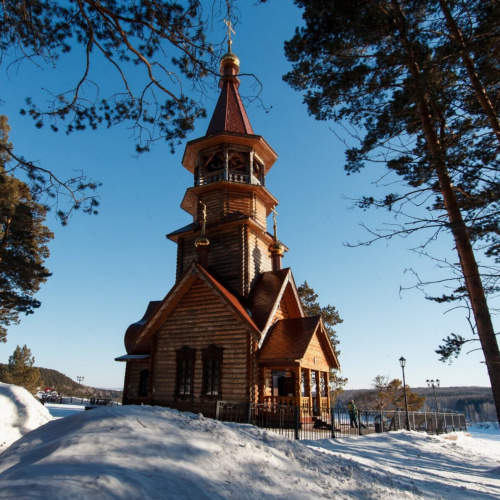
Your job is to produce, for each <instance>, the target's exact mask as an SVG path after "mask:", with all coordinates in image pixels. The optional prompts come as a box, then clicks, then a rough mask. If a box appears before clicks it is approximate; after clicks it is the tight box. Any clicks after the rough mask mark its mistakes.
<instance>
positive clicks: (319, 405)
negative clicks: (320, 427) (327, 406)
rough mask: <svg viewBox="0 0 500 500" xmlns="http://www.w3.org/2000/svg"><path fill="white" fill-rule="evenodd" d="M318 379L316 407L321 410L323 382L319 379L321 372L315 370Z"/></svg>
mask: <svg viewBox="0 0 500 500" xmlns="http://www.w3.org/2000/svg"><path fill="white" fill-rule="evenodd" d="M314 373H315V378H316V407H317V408H318V409H320V408H321V381H320V379H319V371H318V370H314Z"/></svg>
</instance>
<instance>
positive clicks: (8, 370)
mask: <svg viewBox="0 0 500 500" xmlns="http://www.w3.org/2000/svg"><path fill="white" fill-rule="evenodd" d="M34 364H35V358H34V356H32V355H31V350H30V349H28V347H27V346H26V345H24V346H23V347H19V346H17V347H16V349H15V351H14V353H13V354H12V355H11V356H10V357H9V364H8V365H7V366H4V367H2V373H0V377H1V379H2V381H3V382H5V383H7V384H15V385H19V386H22V387H24V388H25V389H26V390H28V391H29V392H31V393H34V392H36V390H37V389H38V388H39V387H40V386H41V384H42V378H41V376H40V371H39V370H38V368H36V367H35V366H33V365H34Z"/></svg>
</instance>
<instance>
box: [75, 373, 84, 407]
mask: <svg viewBox="0 0 500 500" xmlns="http://www.w3.org/2000/svg"><path fill="white" fill-rule="evenodd" d="M84 378H85V377H80V376H79V375H77V377H76V380H77V381H78V383H79V384H80V398H81V400H82V403H83V397H82V382H83V379H84Z"/></svg>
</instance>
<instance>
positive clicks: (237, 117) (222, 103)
mask: <svg viewBox="0 0 500 500" xmlns="http://www.w3.org/2000/svg"><path fill="white" fill-rule="evenodd" d="M239 71H240V67H239V60H238V58H237V57H236V56H235V55H234V54H232V53H228V54H226V55H225V56H223V57H222V59H221V63H220V72H221V75H222V78H221V79H220V83H219V86H220V87H221V88H222V91H221V93H220V96H219V100H218V101H217V105H216V106H215V111H214V114H213V115H212V119H211V120H210V125H209V126H208V129H207V133H206V135H212V134H216V133H217V132H235V133H238V134H250V135H253V130H252V126H251V125H250V121H249V119H248V116H247V112H246V111H245V106H243V102H242V100H241V97H240V93H239V92H238V87H239V85H240V81H239V79H238V77H237V75H238V73H239Z"/></svg>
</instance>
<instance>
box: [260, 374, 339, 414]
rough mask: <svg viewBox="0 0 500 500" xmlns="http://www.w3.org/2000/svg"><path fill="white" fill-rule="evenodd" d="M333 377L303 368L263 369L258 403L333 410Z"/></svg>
mask: <svg viewBox="0 0 500 500" xmlns="http://www.w3.org/2000/svg"><path fill="white" fill-rule="evenodd" d="M329 383H330V373H329V371H321V370H314V369H311V368H304V367H301V366H294V367H290V366H261V367H260V376H259V397H258V403H261V404H269V405H286V406H301V407H303V406H308V407H309V408H311V409H312V411H314V408H316V409H322V410H324V409H328V408H330V392H329V389H328V388H329Z"/></svg>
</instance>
